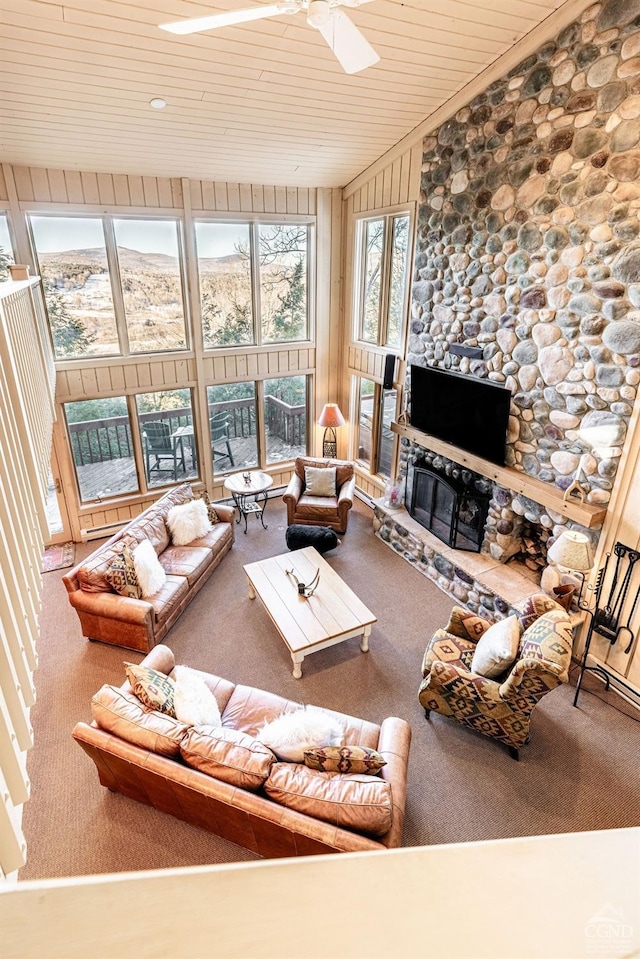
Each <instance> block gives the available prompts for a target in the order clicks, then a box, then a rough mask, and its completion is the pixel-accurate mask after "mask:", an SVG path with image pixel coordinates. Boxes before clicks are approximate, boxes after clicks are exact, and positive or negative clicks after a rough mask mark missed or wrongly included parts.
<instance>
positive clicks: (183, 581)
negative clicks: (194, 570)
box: [149, 576, 189, 623]
mask: <svg viewBox="0 0 640 959" xmlns="http://www.w3.org/2000/svg"><path fill="white" fill-rule="evenodd" d="M188 592H189V584H188V582H187V578H186V576H167V581H166V583H165V584H164V586H163V587H162V589H161V590H160V592H158V593H156V594H155V596H152V597H151V598H150V599H149V602H150V603H151V605H152V607H153V615H154V617H155V621H156V623H163V622H164V621H165V620H166V619H168V618H169V616H171V614H172V612H173V611H174V609H175V607H176V606H178V605H179V604H180V603H181V602H182V600H183V599H185V598H186V596H187V593H188Z"/></svg>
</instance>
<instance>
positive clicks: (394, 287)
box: [385, 216, 409, 347]
mask: <svg viewBox="0 0 640 959" xmlns="http://www.w3.org/2000/svg"><path fill="white" fill-rule="evenodd" d="M408 252H409V217H408V216H396V217H394V218H393V226H392V234H391V269H390V278H389V312H388V316H387V335H386V340H385V346H396V347H399V346H400V344H401V343H402V327H403V323H404V316H405V310H406V302H407V273H408V270H407V255H408Z"/></svg>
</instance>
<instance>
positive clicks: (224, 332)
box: [202, 293, 253, 346]
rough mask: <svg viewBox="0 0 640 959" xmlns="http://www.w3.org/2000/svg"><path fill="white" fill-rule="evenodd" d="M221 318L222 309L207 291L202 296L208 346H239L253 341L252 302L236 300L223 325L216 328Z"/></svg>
mask: <svg viewBox="0 0 640 959" xmlns="http://www.w3.org/2000/svg"><path fill="white" fill-rule="evenodd" d="M221 318H223V313H222V310H221V309H220V308H219V307H217V306H216V305H215V300H214V298H213V296H212V295H211V294H209V293H205V295H204V296H203V298H202V329H203V332H204V341H205V344H206V345H207V346H237V345H238V344H241V343H252V342H253V323H252V319H251V304H250V303H239V302H238V301H237V300H235V301H234V302H233V303H232V304H231V307H230V309H229V311H228V313H227V315H226V316H225V317H224V323H223V325H221V326H217V328H215V325H217V322H219V321H220V319H221Z"/></svg>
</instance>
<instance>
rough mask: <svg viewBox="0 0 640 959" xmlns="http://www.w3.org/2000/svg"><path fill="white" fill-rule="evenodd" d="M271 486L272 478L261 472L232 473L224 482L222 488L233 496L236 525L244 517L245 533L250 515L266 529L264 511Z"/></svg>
mask: <svg viewBox="0 0 640 959" xmlns="http://www.w3.org/2000/svg"><path fill="white" fill-rule="evenodd" d="M271 486H273V477H272V476H269V474H268V473H263V472H262V470H250V471H249V472H247V471H245V472H244V473H234V474H233V476H228V477H227V479H226V480H225V481H224V488H225V489H226V490H227V491H228V492H229V493H231V495H232V496H233V502H234V504H235V506H236V509H237V510H238V516H237V518H236V523H239V522H240V520H241V519H242V517H243V516H244V531H245V533H246V532H247V521H248V518H249V515H250V514H251V513H254V514H255V516H256V517H259V519H260V522H261V523H262V528H263V529H267V528H268V527H267V526H266V525H265V522H264V510H265V506H266V505H267V499H268V497H267V490H268V489H269V488H270V487H271Z"/></svg>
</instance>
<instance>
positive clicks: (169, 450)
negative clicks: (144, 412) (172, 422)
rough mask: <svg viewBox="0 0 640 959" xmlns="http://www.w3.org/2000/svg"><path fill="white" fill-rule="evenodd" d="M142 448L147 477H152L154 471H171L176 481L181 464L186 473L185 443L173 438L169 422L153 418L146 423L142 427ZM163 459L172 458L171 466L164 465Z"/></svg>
mask: <svg viewBox="0 0 640 959" xmlns="http://www.w3.org/2000/svg"><path fill="white" fill-rule="evenodd" d="M142 448H143V450H144V458H145V466H146V470H147V478H150V477H151V474H152V473H164V472H169V471H171V472H172V473H173V480H174V482H175V481H176V480H177V479H178V465H179V464H181V466H182V472H183V473H186V471H187V467H186V463H185V459H184V448H183V445H182V443H177V442H176V441H175V440H174V439H173V438H172V436H171V427H170V426H169V424H168V423H164V422H163V421H162V420H152V421H151V422H149V423H145V424H144V426H143V429H142ZM152 459H153V463H152ZM163 460H170V461H171V466H170V467H163V465H162V461H163Z"/></svg>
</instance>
